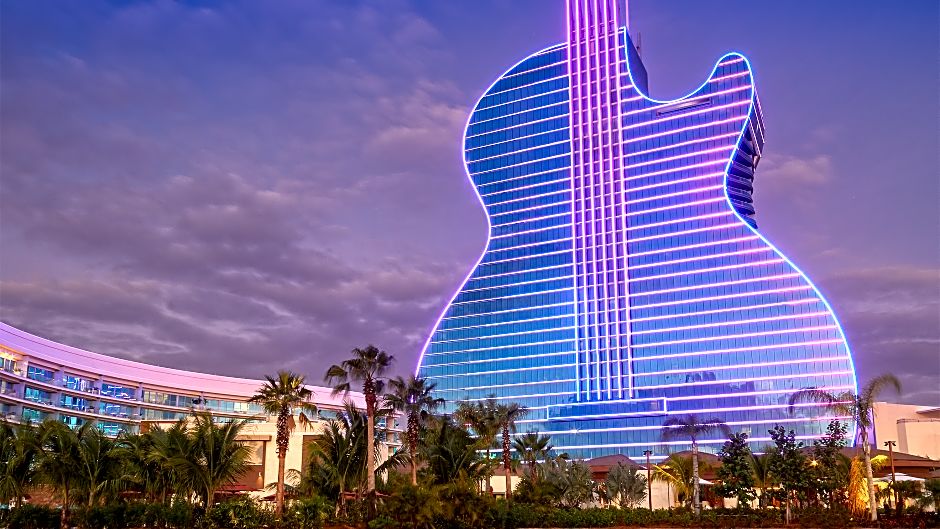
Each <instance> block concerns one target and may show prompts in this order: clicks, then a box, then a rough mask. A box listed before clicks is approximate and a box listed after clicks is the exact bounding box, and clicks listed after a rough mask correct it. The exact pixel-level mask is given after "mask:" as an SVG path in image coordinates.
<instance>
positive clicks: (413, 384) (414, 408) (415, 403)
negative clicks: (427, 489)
mask: <svg viewBox="0 0 940 529" xmlns="http://www.w3.org/2000/svg"><path fill="white" fill-rule="evenodd" d="M389 387H390V388H391V392H390V393H389V394H388V395H386V396H385V401H386V403H387V404H388V406H390V407H391V408H392V409H394V410H395V411H397V412H399V413H401V414H402V415H403V416H404V417H405V418H406V420H407V423H408V425H407V432H406V441H407V447H408V458H409V459H410V460H411V484H412V485H417V484H418V461H417V455H418V445H419V444H420V442H421V430H422V429H423V428H424V426H425V424H426V423H427V420H428V417H430V416H431V414H432V413H434V411H436V410H437V408H438V407H440V406H441V405H443V404H444V399H440V398H435V397H434V396H433V394H432V392H433V391H434V388H435V387H436V384H432V383H428V381H427V379H425V378H421V377H416V376H415V375H411V376H410V377H409V378H407V379H404V378H402V377H397V378H395V379H393V380H391V381H390V382H389Z"/></svg>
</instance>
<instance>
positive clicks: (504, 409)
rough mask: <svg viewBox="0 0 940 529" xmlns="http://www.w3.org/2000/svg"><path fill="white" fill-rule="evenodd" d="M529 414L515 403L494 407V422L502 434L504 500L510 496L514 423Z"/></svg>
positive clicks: (526, 409)
mask: <svg viewBox="0 0 940 529" xmlns="http://www.w3.org/2000/svg"><path fill="white" fill-rule="evenodd" d="M527 413H529V409H528V408H526V407H525V406H522V405H520V404H518V403H515V402H510V403H509V404H500V405H498V406H496V422H497V424H499V428H500V430H501V432H502V434H503V473H504V474H505V475H506V498H509V497H511V496H512V434H513V433H515V432H516V421H518V420H520V419H522V418H523V417H525V416H526V414H527Z"/></svg>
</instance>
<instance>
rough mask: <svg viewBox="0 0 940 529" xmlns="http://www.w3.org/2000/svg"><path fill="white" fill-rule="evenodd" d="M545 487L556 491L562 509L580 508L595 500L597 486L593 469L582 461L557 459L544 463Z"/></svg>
mask: <svg viewBox="0 0 940 529" xmlns="http://www.w3.org/2000/svg"><path fill="white" fill-rule="evenodd" d="M543 465H545V466H544V470H543V475H544V478H543V480H542V481H544V483H545V485H546V486H548V487H552V488H554V489H555V491H556V493H555V497H556V498H557V500H558V504H559V505H561V506H562V507H568V508H573V507H580V506H581V505H582V504H584V503H587V502H589V501H592V500H593V499H594V489H595V484H594V480H593V476H592V475H591V469H590V468H589V467H588V466H587V465H586V464H584V463H583V462H581V461H567V460H565V459H556V460H554V461H546V462H545V463H543Z"/></svg>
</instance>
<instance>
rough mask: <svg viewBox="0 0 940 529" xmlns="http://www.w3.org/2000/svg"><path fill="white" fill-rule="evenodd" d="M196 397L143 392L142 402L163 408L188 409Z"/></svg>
mask: <svg viewBox="0 0 940 529" xmlns="http://www.w3.org/2000/svg"><path fill="white" fill-rule="evenodd" d="M195 398H198V397H191V396H184V395H174V394H172V393H162V392H159V391H148V390H144V392H143V401H144V402H149V403H151V404H162V405H164V406H178V407H180V408H189V407H191V406H192V405H193V399H195Z"/></svg>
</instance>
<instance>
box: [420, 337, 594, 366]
mask: <svg viewBox="0 0 940 529" xmlns="http://www.w3.org/2000/svg"><path fill="white" fill-rule="evenodd" d="M565 341H572V340H565ZM435 354H438V355H440V354H442V353H435ZM447 354H449V353H447ZM574 354H576V353H575V352H574V351H562V352H558V353H539V354H535V355H525V356H512V357H504V358H489V359H483V360H466V361H463V362H445V363H441V364H428V365H426V366H425V367H428V368H431V367H443V366H462V365H472V364H487V363H498V362H508V361H510V360H529V359H532V358H549V357H552V356H564V355H574ZM502 371H503V372H505V371H506V370H505V369H504V370H502Z"/></svg>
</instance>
